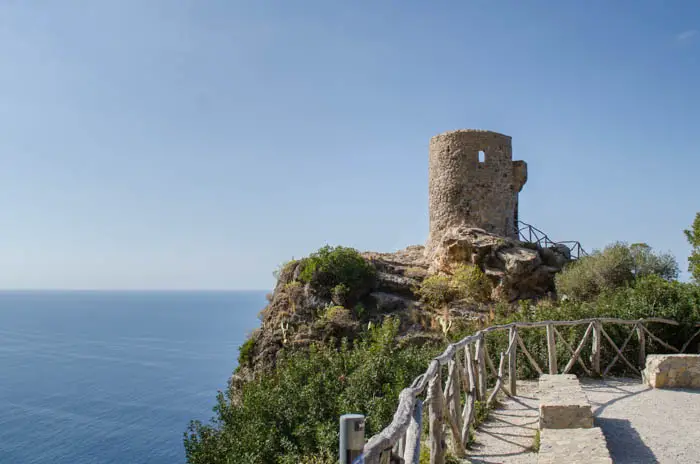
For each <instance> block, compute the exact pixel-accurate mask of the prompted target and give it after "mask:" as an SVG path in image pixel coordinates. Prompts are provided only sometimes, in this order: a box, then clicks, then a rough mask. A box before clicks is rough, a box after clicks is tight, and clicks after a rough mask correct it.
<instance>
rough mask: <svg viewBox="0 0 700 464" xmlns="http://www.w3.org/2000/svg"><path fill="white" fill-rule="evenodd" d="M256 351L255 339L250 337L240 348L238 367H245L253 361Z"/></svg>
mask: <svg viewBox="0 0 700 464" xmlns="http://www.w3.org/2000/svg"><path fill="white" fill-rule="evenodd" d="M254 349H255V338H253V337H250V338H248V340H246V341H245V342H244V343H243V344H242V345H241V346H240V347H239V348H238V365H239V366H245V365H248V364H250V362H251V361H252V360H253V350H254Z"/></svg>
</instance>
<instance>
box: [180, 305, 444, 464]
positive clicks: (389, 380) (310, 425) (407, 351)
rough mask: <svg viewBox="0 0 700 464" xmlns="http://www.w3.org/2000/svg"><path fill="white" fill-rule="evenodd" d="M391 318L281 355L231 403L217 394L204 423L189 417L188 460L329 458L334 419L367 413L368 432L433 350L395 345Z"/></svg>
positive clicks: (264, 463)
mask: <svg viewBox="0 0 700 464" xmlns="http://www.w3.org/2000/svg"><path fill="white" fill-rule="evenodd" d="M398 327H399V322H398V320H392V319H388V320H387V321H385V322H384V324H383V325H381V326H377V327H375V328H373V329H371V330H370V331H369V332H368V333H367V334H366V336H365V338H364V339H363V340H360V341H358V342H356V343H355V346H354V347H352V348H351V347H349V346H348V344H347V343H343V344H342V345H341V348H340V349H339V350H337V349H335V348H332V347H326V346H314V347H312V348H311V349H310V350H309V351H308V352H296V353H292V354H291V355H289V356H287V357H285V358H283V359H281V360H280V361H279V362H278V366H277V369H276V370H275V371H274V372H273V373H270V374H266V375H262V376H260V377H259V378H257V379H255V380H253V381H251V382H249V383H247V384H246V385H245V386H244V387H243V391H242V396H241V397H240V398H238V399H237V401H232V399H233V398H231V397H230V394H229V395H224V394H223V393H219V396H218V402H217V406H216V407H215V408H214V412H215V417H214V419H213V421H212V423H210V424H206V425H205V424H202V423H200V422H197V421H193V422H192V423H191V424H190V426H189V428H188V430H187V432H186V433H185V437H184V443H185V450H186V455H187V460H188V462H189V463H190V464H224V463H226V464H229V463H241V462H245V463H251V464H268V463H270V464H271V463H280V464H292V463H294V464H296V463H299V462H309V463H311V462H313V463H323V464H325V463H332V462H335V456H336V455H337V443H338V433H337V428H338V417H339V416H340V415H341V414H344V413H349V412H353V413H360V414H364V415H366V416H367V422H366V434H367V436H371V435H373V434H375V433H377V432H378V431H379V430H381V429H382V428H383V427H385V426H386V425H387V424H388V423H389V422H390V421H391V418H392V417H393V414H394V411H395V409H396V404H397V403H398V395H399V393H400V391H401V390H402V389H403V388H405V387H406V386H407V385H409V384H410V383H411V382H412V381H413V379H414V378H415V377H416V376H417V375H419V374H420V373H421V372H423V371H424V370H425V368H426V366H427V365H428V362H429V360H430V359H431V358H432V356H434V355H435V354H437V349H436V348H435V347H431V346H428V345H426V346H423V347H412V346H408V347H403V348H401V349H398V348H397V347H396V344H395V338H396V336H397V334H398Z"/></svg>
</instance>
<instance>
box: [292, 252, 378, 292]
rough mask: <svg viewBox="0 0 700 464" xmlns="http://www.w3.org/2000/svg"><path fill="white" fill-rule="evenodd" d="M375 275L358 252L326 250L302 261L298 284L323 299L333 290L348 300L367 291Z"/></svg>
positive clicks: (372, 268)
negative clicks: (321, 296)
mask: <svg viewBox="0 0 700 464" xmlns="http://www.w3.org/2000/svg"><path fill="white" fill-rule="evenodd" d="M374 275H375V271H374V267H373V266H372V265H371V264H370V263H368V262H367V261H366V260H365V259H364V258H363V257H362V256H361V255H360V253H358V251H357V250H355V249H353V248H346V247H341V246H338V247H330V246H325V247H323V248H321V249H319V250H318V251H317V252H315V253H312V254H311V255H310V256H309V257H308V258H305V259H303V260H302V261H301V271H300V273H299V280H301V281H302V282H304V283H308V284H311V285H312V286H313V287H314V288H316V289H317V290H319V291H320V292H321V294H323V295H324V296H327V297H331V296H332V293H333V291H334V290H336V291H338V292H341V293H343V296H344V297H345V298H348V297H351V296H354V297H357V296H358V293H361V292H362V291H363V290H365V289H367V288H368V287H370V286H371V284H372V282H373V279H374Z"/></svg>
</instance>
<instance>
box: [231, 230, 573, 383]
mask: <svg viewBox="0 0 700 464" xmlns="http://www.w3.org/2000/svg"><path fill="white" fill-rule="evenodd" d="M360 256H361V257H362V259H364V263H362V264H363V265H364V266H366V270H367V271H368V272H367V273H366V275H365V274H362V275H361V276H360V277H357V278H354V280H353V284H352V285H351V286H350V287H351V288H350V287H349V286H344V285H343V286H335V287H333V288H332V289H329V287H328V286H325V285H324V282H323V279H322V276H320V272H321V271H319V270H318V269H316V270H313V272H310V271H309V268H308V262H305V261H304V260H299V261H293V262H290V263H288V264H287V265H285V266H284V267H283V269H282V270H281V271H280V273H279V276H278V281H277V285H276V286H275V289H274V291H273V293H272V294H271V295H270V296H269V304H268V305H267V306H266V307H265V308H264V309H263V310H262V311H261V312H260V318H261V320H262V324H261V327H260V328H259V329H258V330H256V331H255V332H253V333H252V334H251V338H250V339H249V340H248V342H246V344H245V345H244V348H243V349H242V351H241V357H240V360H239V361H240V365H239V368H238V369H237V371H236V373H235V374H234V376H233V377H232V378H231V387H232V388H233V389H236V388H237V387H238V386H240V384H241V383H242V382H245V380H246V379H248V378H250V377H251V376H252V375H254V374H255V372H257V371H260V370H265V369H269V368H271V367H273V366H274V364H275V361H276V359H277V357H278V355H279V354H280V353H281V352H282V351H284V350H297V349H303V348H305V347H308V346H309V345H310V344H312V343H316V342H323V343H329V342H330V341H331V340H335V341H338V340H340V339H342V338H347V339H348V340H349V341H351V342H352V340H354V339H355V338H356V337H358V336H359V335H360V334H361V333H362V332H363V331H365V330H366V329H367V326H368V325H370V324H378V323H380V322H381V321H382V319H384V318H385V317H387V316H393V317H396V318H398V319H399V320H400V321H401V329H400V333H401V339H400V340H399V342H400V343H421V342H424V341H426V340H430V339H439V340H441V339H443V337H444V334H443V332H444V331H445V330H446V327H447V325H446V323H447V319H450V320H474V319H480V318H483V317H485V314H488V312H489V304H474V303H473V302H468V301H465V300H460V301H454V302H451V303H450V304H449V305H446V306H445V308H444V309H443V310H441V311H440V312H439V313H437V312H436V311H435V308H434V307H429V306H428V305H426V304H424V303H423V302H421V301H420V298H419V289H420V288H421V285H422V283H423V282H424V280H425V279H426V278H427V277H429V276H432V275H438V274H439V275H448V276H449V275H450V274H452V273H453V272H454V270H455V269H456V268H458V267H459V266H463V265H465V264H466V265H472V266H476V267H478V268H479V269H480V270H481V271H483V273H484V274H485V275H486V277H487V278H488V279H489V280H490V281H491V284H492V288H493V291H492V293H491V298H490V300H491V302H492V303H493V304H496V302H502V303H512V302H514V301H516V300H519V299H536V298H541V297H544V296H547V295H548V294H550V293H552V292H553V291H554V275H555V274H556V272H558V271H559V270H561V268H562V267H563V265H564V264H565V263H566V262H568V261H569V255H568V249H564V248H540V247H538V246H536V245H533V244H528V243H522V242H518V241H516V240H513V239H510V238H505V237H499V236H497V235H494V234H490V233H488V232H486V231H484V230H482V229H476V228H468V227H455V228H453V229H450V230H449V231H447V232H446V233H445V234H444V236H443V238H442V240H441V241H440V242H439V243H438V244H437V246H436V247H435V249H434V250H433V251H432V253H431V254H430V255H428V256H426V253H425V249H424V247H423V246H411V247H408V248H406V249H404V250H400V251H397V252H395V253H376V252H365V253H361V254H360ZM367 265H368V266H367ZM314 269H315V268H314ZM339 288H340V290H338V289H339ZM341 290H342V291H341ZM443 323H444V324H445V325H443Z"/></svg>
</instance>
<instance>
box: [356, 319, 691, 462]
mask: <svg viewBox="0 0 700 464" xmlns="http://www.w3.org/2000/svg"><path fill="white" fill-rule="evenodd" d="M611 324H615V325H622V326H627V327H629V328H630V329H631V330H630V333H629V335H628V336H627V338H626V339H625V340H624V342H623V343H622V344H621V345H620V346H618V345H617V344H616V343H615V342H614V341H613V338H612V337H611V336H610V335H609V334H608V332H607V331H606V330H605V328H604V325H611ZM649 324H666V325H674V326H678V325H680V324H679V323H678V322H676V321H672V320H669V319H660V318H647V319H638V320H626V319H616V318H593V319H582V320H577V321H542V322H513V323H511V324H506V325H496V326H492V327H488V328H485V329H483V330H480V331H478V332H476V333H475V334H473V335H470V336H468V337H465V338H463V339H462V340H460V341H458V342H456V343H452V344H450V345H449V346H448V347H447V349H445V351H444V352H443V353H442V354H441V355H440V356H438V357H436V358H434V359H433V360H432V361H431V363H430V364H429V366H428V369H427V370H426V371H425V372H424V373H423V374H421V375H420V376H418V377H417V378H416V379H415V380H414V381H413V383H412V385H411V386H410V387H408V388H406V389H404V390H403V391H402V392H401V393H400V395H399V404H398V408H397V409H396V412H395V413H394V418H393V420H392V421H391V423H390V424H389V425H388V426H387V427H386V428H385V429H384V430H382V431H381V432H379V433H378V434H376V435H374V436H373V437H371V438H370V439H369V441H368V442H367V443H366V444H365V445H364V448H363V449H362V455H361V458H360V459H359V460H358V461H353V462H363V463H365V464H380V463H384V462H390V461H389V458H390V456H398V457H401V458H403V459H404V462H405V463H407V464H413V463H417V462H418V459H419V455H420V447H421V431H422V416H423V414H422V411H423V404H424V403H425V404H426V405H427V409H428V420H429V424H428V425H429V437H428V441H427V443H428V447H429V450H430V463H431V464H444V461H445V452H446V449H445V442H446V440H444V439H443V438H444V437H443V424H444V423H445V422H447V425H448V430H449V431H450V433H451V440H449V443H450V446H451V451H452V453H453V454H454V455H456V456H457V457H464V456H466V447H467V446H468V445H469V442H470V438H471V437H470V433H469V432H470V427H471V426H472V424H473V423H474V420H475V419H474V416H475V408H476V406H475V403H476V401H477V399H478V400H479V401H486V404H487V406H488V405H490V404H491V403H492V402H493V401H494V399H495V398H496V395H497V394H498V393H499V391H502V392H503V393H505V394H506V395H508V396H515V395H516V394H517V391H516V380H517V366H516V360H517V357H516V354H517V350H518V348H520V349H521V350H522V352H523V354H524V355H525V358H526V359H527V360H528V363H529V364H530V365H531V366H532V368H533V370H534V371H536V372H537V373H538V374H542V373H543V369H542V367H540V365H539V364H538V362H537V361H536V360H535V358H534V357H533V356H532V354H531V353H530V351H528V349H527V347H526V346H525V343H524V342H523V339H522V338H521V336H520V334H519V331H520V330H527V329H531V328H537V327H539V328H546V340H547V370H548V373H550V374H557V373H560V372H561V373H564V374H566V373H568V372H569V371H570V370H571V369H572V368H573V367H574V365H576V364H578V365H580V366H581V368H582V369H583V371H584V372H585V373H586V374H588V375H600V376H606V375H608V373H609V372H610V370H611V369H612V367H613V366H614V365H615V364H616V363H617V362H618V361H622V362H624V363H625V364H626V365H627V367H629V368H630V369H631V370H633V371H635V372H636V373H638V374H641V369H642V368H643V366H644V362H645V358H646V348H647V344H648V342H647V340H652V341H653V342H655V343H657V344H658V345H660V346H662V347H664V348H665V349H667V350H669V351H671V352H675V353H683V352H685V350H686V349H687V348H688V346H690V343H691V341H692V340H694V339H695V338H696V337H697V336H698V335H700V324H697V325H696V327H698V329H697V330H696V331H695V333H694V334H693V335H692V336H691V338H690V339H689V340H688V341H687V342H686V343H685V344H684V345H683V347H682V348H681V349H678V348H676V347H674V346H672V345H670V344H668V343H666V342H664V341H663V340H661V339H660V338H659V337H657V336H656V335H654V334H653V333H652V332H651V331H650V330H649V328H648V327H647V325H649ZM579 325H586V326H587V328H586V330H585V332H584V334H583V337H582V339H581V341H580V342H579V343H578V344H577V345H576V348H574V347H573V343H569V342H568V341H567V340H566V338H565V337H563V336H562V334H561V332H560V331H559V330H558V329H557V327H563V326H569V327H571V326H579ZM506 330H507V331H508V347H507V348H506V349H505V350H504V351H502V352H501V353H500V359H499V363H498V368H496V366H495V365H494V363H493V361H492V360H491V358H490V356H489V354H488V351H487V346H486V336H487V335H488V334H490V333H492V332H497V331H506ZM635 335H636V337H637V339H638V340H639V352H638V359H636V360H634V362H633V361H630V360H629V359H627V358H626V357H625V355H624V350H625V348H626V347H627V345H628V344H629V342H630V340H631V339H632V338H633V337H634V336H635ZM557 339H558V340H559V342H561V345H560V347H561V346H562V345H563V346H564V347H565V348H566V351H567V352H568V353H570V354H571V358H570V359H569V360H568V362H567V363H566V364H565V365H564V367H563V369H560V368H559V366H561V365H562V363H559V362H558V359H557ZM589 339H590V340H591V355H590V358H589V360H588V365H587V364H586V362H584V360H583V359H582V356H581V353H582V351H583V349H584V347H586V346H587V345H586V342H587V341H588V340H589ZM603 340H605V341H606V342H607V343H605V345H608V346H609V347H610V348H611V349H612V352H611V353H610V355H613V354H614V357H613V358H612V360H611V361H610V363H609V364H608V365H607V366H605V367H604V368H603V365H602V364H601V351H602V349H603V346H604V343H603ZM506 362H507V370H505V366H506ZM443 370H446V373H447V377H446V381H445V382H443V377H444V375H443V374H444V372H443ZM505 372H507V375H506V374H505ZM489 375H492V377H491V379H495V385H494V387H493V389H492V390H491V391H490V392H489V391H488V388H487V381H488V380H489ZM506 380H507V381H506ZM422 395H424V396H425V399H424V400H421V399H420V397H421V396H422ZM462 395H464V396H465V398H464V399H465V401H464V407H462V406H461V404H462V403H461V398H462Z"/></svg>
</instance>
